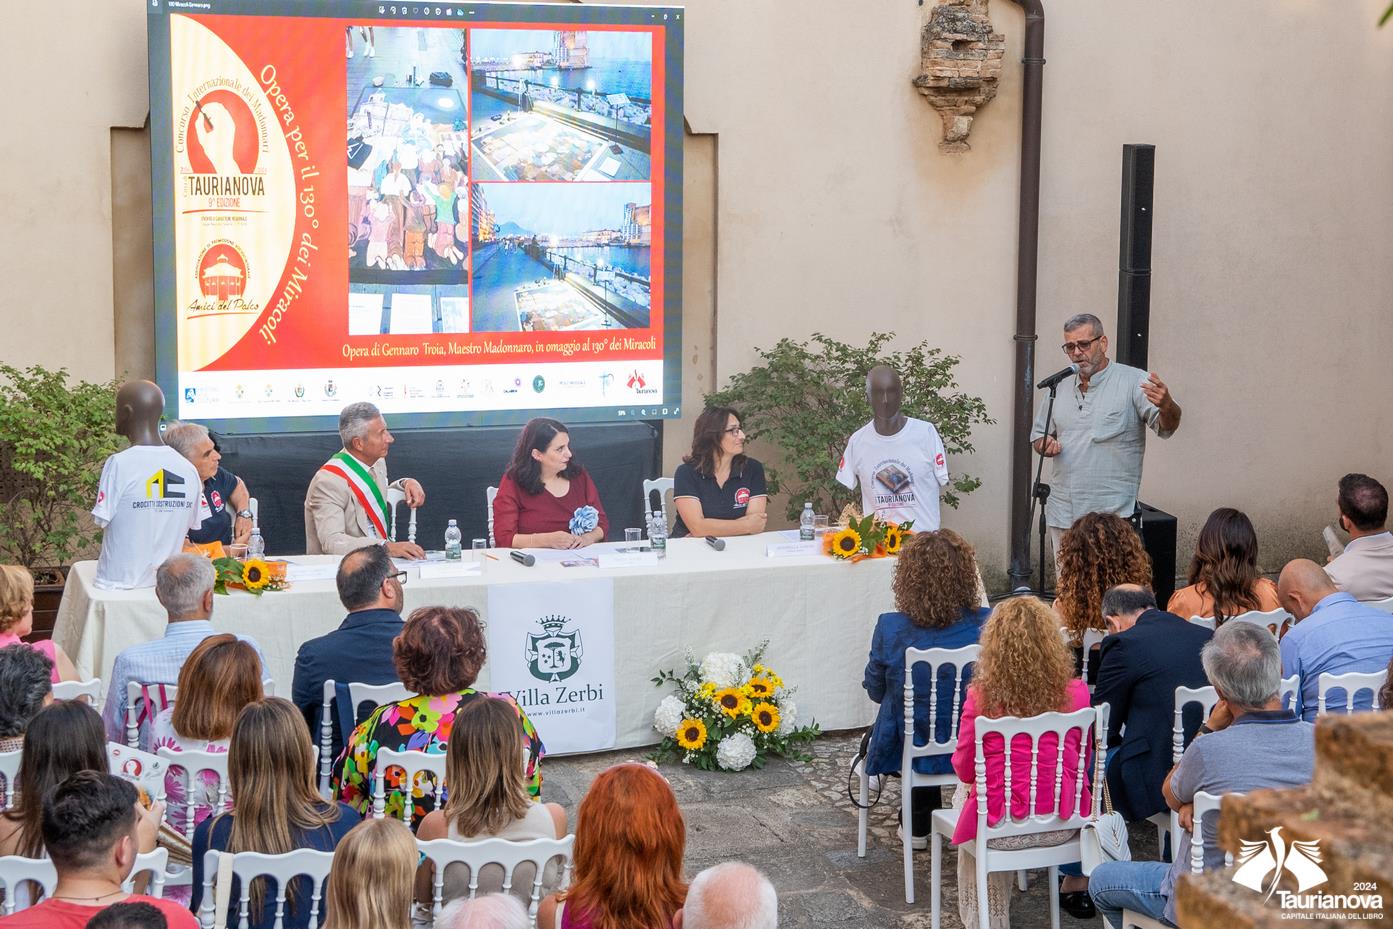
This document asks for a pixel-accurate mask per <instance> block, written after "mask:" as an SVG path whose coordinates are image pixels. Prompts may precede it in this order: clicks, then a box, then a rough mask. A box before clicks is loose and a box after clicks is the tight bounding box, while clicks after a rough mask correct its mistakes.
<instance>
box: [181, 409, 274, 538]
mask: <svg viewBox="0 0 1393 929" xmlns="http://www.w3.org/2000/svg"><path fill="white" fill-rule="evenodd" d="M164 444H166V445H168V446H169V447H170V448H172V449H174V450H175V451H176V452H178V453H179V454H181V455H183V456H184V457H185V458H187V459H189V462H190V463H191V464H192V465H193V466H194V468H195V469H197V471H198V479H199V480H200V481H202V482H203V502H202V503H201V504H200V507H199V509H200V510H201V511H202V513H203V524H202V525H201V526H199V527H198V528H197V529H192V530H190V531H189V541H190V542H196V543H198V544H199V545H207V544H209V543H210V542H221V543H223V544H224V545H229V544H231V543H233V542H238V543H244V542H246V541H247V539H249V538H251V534H252V511H251V494H250V493H249V492H248V491H247V485H246V483H245V482H243V480H242V479H241V478H240V477H238V476H237V475H235V474H233V473H232V472H231V471H229V470H227V469H226V468H224V467H223V466H222V453H221V452H219V451H218V447H217V444H216V443H214V442H213V437H212V436H211V435H209V434H208V427H207V426H203V425H200V424H198V423H181V422H176V423H171V424H170V425H169V426H168V427H166V429H165V431H164Z"/></svg>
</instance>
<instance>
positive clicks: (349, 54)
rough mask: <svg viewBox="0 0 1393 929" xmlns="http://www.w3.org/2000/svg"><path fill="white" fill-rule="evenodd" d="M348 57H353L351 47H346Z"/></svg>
mask: <svg viewBox="0 0 1393 929" xmlns="http://www.w3.org/2000/svg"><path fill="white" fill-rule="evenodd" d="M348 57H349V58H352V57H353V49H351V48H350V49H348Z"/></svg>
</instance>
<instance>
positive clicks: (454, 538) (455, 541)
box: [445, 519, 464, 561]
mask: <svg viewBox="0 0 1393 929" xmlns="http://www.w3.org/2000/svg"><path fill="white" fill-rule="evenodd" d="M463 542H464V535H463V534H462V533H461V532H460V531H459V526H458V525H456V524H455V521H454V520H453V519H452V520H450V524H449V525H448V526H446V527H445V557H446V558H447V559H449V560H450V561H459V560H460V549H461V548H463Z"/></svg>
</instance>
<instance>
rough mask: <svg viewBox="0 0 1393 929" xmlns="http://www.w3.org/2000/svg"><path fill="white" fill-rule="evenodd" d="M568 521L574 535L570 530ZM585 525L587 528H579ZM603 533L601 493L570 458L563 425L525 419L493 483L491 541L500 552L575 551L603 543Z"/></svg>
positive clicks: (605, 522) (605, 530) (605, 525)
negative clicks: (495, 485)
mask: <svg viewBox="0 0 1393 929" xmlns="http://www.w3.org/2000/svg"><path fill="white" fill-rule="evenodd" d="M582 507H593V508H594V511H595V512H594V514H593V516H590V517H589V518H587V515H588V514H582V513H579V512H578V511H579V510H581V508H582ZM573 520H574V521H575V522H576V526H575V527H574V528H575V529H577V530H579V531H573V527H572V522H573ZM587 523H588V524H589V527H590V528H588V529H587V528H583V527H584V526H585V525H586V524H587ZM608 533H609V519H608V518H607V517H606V516H605V508H604V506H602V505H601V504H600V493H599V491H597V490H596V489H595V483H594V481H592V480H590V475H589V474H587V473H586V471H585V469H584V468H582V467H581V466H580V463H579V462H577V461H576V460H575V459H574V458H573V457H572V456H571V434H570V433H569V432H567V431H566V426H565V424H564V423H560V422H557V421H556V420H554V419H544V418H539V419H533V420H529V421H528V423H527V425H526V426H524V427H523V429H522V435H521V436H519V437H518V444H517V448H515V449H513V460H512V461H510V462H509V463H508V469H507V470H506V471H504V472H503V479H502V480H501V481H499V482H498V497H497V498H496V499H495V500H494V501H493V536H494V541H495V542H496V543H497V545H498V546H499V547H500V548H580V547H582V546H584V545H589V544H591V543H592V542H603V541H604V540H605V536H606V535H607V534H608Z"/></svg>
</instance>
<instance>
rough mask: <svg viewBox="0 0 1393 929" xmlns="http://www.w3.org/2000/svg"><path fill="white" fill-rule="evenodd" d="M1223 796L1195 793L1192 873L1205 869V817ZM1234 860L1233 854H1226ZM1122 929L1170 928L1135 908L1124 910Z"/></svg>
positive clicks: (1191, 854) (1213, 810)
mask: <svg viewBox="0 0 1393 929" xmlns="http://www.w3.org/2000/svg"><path fill="white" fill-rule="evenodd" d="M1224 796H1229V797H1233V796H1242V794H1237V793H1234V794H1225V795H1224ZM1223 799H1224V798H1223V797H1220V796H1216V795H1215V794H1211V793H1207V792H1205V791H1203V790H1201V791H1197V792H1196V793H1195V801H1194V803H1195V829H1194V831H1193V833H1192V834H1191V836H1190V873H1191V874H1200V873H1203V871H1204V827H1203V826H1202V825H1201V824H1202V823H1203V822H1204V817H1205V816H1207V815H1209V814H1211V813H1218V812H1219V806H1220V804H1221V803H1222V802H1223ZM1224 857H1225V858H1228V859H1229V860H1230V861H1232V858H1233V856H1232V855H1225V856H1224ZM1122 929H1169V927H1168V926H1167V925H1166V924H1165V923H1163V922H1161V921H1160V920H1156V919H1152V918H1151V917H1150V916H1145V915H1143V914H1141V913H1137V912H1134V911H1133V910H1123V911H1122Z"/></svg>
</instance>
